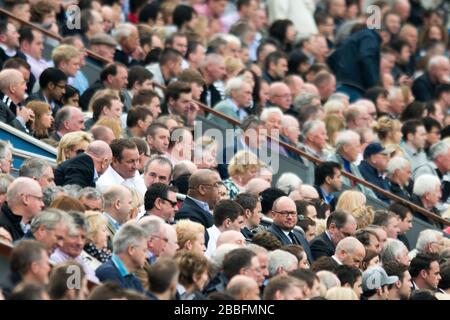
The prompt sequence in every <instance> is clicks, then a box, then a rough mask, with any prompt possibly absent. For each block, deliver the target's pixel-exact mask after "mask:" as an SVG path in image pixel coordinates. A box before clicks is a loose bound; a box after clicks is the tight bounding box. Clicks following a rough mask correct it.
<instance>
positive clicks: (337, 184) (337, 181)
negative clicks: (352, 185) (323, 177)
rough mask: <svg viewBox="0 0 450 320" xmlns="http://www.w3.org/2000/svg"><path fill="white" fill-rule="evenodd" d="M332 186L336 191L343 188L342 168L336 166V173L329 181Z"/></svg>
mask: <svg viewBox="0 0 450 320" xmlns="http://www.w3.org/2000/svg"><path fill="white" fill-rule="evenodd" d="M329 184H330V187H331V189H332V190H333V191H334V192H337V191H340V190H341V189H342V173H341V170H339V169H337V168H335V169H334V175H333V177H332V178H331V179H330V181H329Z"/></svg>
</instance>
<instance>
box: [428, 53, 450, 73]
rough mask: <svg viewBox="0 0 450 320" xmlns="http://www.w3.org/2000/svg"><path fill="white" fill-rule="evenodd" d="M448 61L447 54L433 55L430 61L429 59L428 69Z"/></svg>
mask: <svg viewBox="0 0 450 320" xmlns="http://www.w3.org/2000/svg"><path fill="white" fill-rule="evenodd" d="M445 62H448V58H447V57H446V56H441V55H436V56H433V57H431V59H430V61H428V65H427V70H430V69H431V68H433V67H435V66H439V65H440V64H441V63H445Z"/></svg>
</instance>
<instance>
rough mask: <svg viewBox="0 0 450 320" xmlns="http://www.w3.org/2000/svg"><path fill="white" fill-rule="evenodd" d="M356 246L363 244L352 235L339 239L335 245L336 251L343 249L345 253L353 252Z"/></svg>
mask: <svg viewBox="0 0 450 320" xmlns="http://www.w3.org/2000/svg"><path fill="white" fill-rule="evenodd" d="M358 246H363V245H362V243H361V242H360V241H359V240H358V239H356V238H354V237H347V238H344V239H342V240H341V241H339V243H338V244H337V246H336V253H337V252H340V251H345V252H347V253H350V254H352V253H353V252H355V250H356V249H357V247H358Z"/></svg>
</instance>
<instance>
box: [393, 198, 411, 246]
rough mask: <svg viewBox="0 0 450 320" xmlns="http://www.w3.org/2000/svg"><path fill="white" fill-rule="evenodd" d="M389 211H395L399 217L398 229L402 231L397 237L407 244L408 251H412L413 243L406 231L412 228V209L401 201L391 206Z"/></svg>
mask: <svg viewBox="0 0 450 320" xmlns="http://www.w3.org/2000/svg"><path fill="white" fill-rule="evenodd" d="M389 211H391V212H393V213H395V214H396V215H397V217H398V229H399V230H400V231H399V233H398V235H397V239H398V240H400V241H401V242H403V243H404V244H405V246H406V248H408V251H411V250H412V248H411V245H410V244H409V240H408V238H407V237H406V233H407V232H408V231H409V230H411V229H412V221H413V215H412V213H411V210H410V209H409V208H408V207H405V206H404V205H402V204H400V203H397V202H394V203H392V204H391V205H390V206H389Z"/></svg>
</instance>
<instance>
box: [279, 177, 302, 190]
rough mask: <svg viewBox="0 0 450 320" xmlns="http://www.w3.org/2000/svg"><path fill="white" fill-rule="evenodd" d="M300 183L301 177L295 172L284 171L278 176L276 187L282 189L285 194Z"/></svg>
mask: <svg viewBox="0 0 450 320" xmlns="http://www.w3.org/2000/svg"><path fill="white" fill-rule="evenodd" d="M302 184H303V181H302V179H300V178H299V177H298V176H297V175H296V174H295V173H292V172H285V173H283V174H282V175H281V176H280V177H279V178H278V181H277V184H276V187H277V188H278V189H280V190H283V191H284V192H285V193H286V194H289V193H291V191H294V190H297V189H298V188H300V186H301V185H302Z"/></svg>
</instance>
